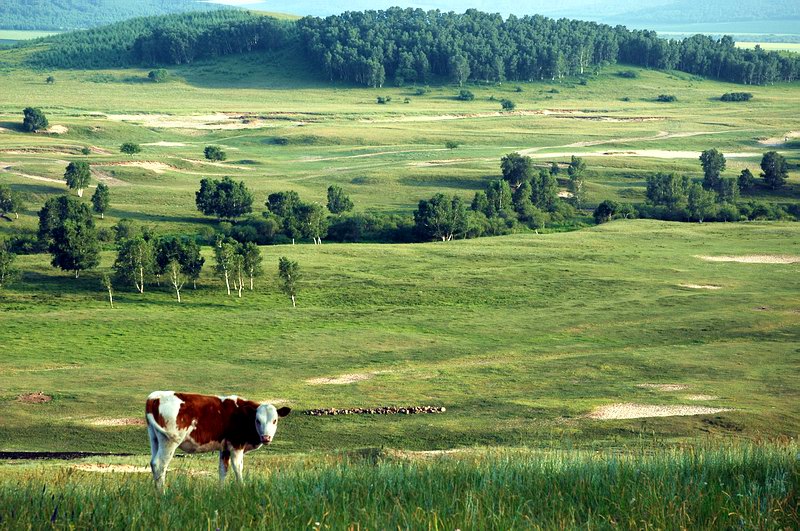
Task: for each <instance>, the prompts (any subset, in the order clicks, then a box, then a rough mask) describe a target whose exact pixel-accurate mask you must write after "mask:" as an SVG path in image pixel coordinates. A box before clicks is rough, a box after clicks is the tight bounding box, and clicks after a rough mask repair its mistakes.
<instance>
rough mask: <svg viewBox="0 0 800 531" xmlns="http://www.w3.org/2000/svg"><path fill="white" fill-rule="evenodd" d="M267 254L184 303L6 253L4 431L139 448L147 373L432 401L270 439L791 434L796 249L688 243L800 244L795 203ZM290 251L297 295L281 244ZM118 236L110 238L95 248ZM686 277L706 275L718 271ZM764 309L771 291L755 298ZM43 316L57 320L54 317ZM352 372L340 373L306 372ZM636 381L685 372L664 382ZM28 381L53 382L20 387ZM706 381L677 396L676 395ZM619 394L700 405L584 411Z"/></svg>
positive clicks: (85, 446) (249, 392) (364, 441)
mask: <svg viewBox="0 0 800 531" xmlns="http://www.w3.org/2000/svg"><path fill="white" fill-rule="evenodd" d="M264 254H265V255H266V267H267V271H268V272H269V275H268V276H267V277H266V278H264V279H262V280H260V281H258V282H257V290H256V292H254V293H250V292H247V293H246V294H245V297H244V298H243V299H241V300H239V299H238V298H236V297H226V295H225V292H224V287H223V286H222V285H221V284H220V281H219V280H214V279H212V278H210V276H209V275H210V265H211V261H212V259H211V256H210V255H209V253H208V252H207V253H206V257H207V260H208V262H207V264H208V266H209V267H208V268H207V269H206V273H205V275H206V276H205V277H204V278H203V279H202V281H201V285H200V288H199V289H198V290H197V291H196V292H195V291H192V290H191V289H188V290H185V292H184V294H183V298H184V301H185V303H184V304H182V305H178V304H177V303H175V302H174V300H173V295H172V294H170V292H169V291H168V290H167V289H166V288H162V289H158V288H157V287H154V286H149V287H148V288H147V289H146V291H145V294H144V295H138V294H136V293H131V292H130V291H129V290H124V287H123V286H118V289H119V292H118V293H117V296H116V303H117V309H115V310H113V311H112V310H110V309H108V307H107V302H106V301H105V300H104V294H103V291H102V288H101V286H100V282H99V273H97V272H93V273H89V274H86V275H85V276H84V277H82V278H81V279H78V280H75V279H73V278H70V275H68V274H61V273H58V272H56V271H53V270H52V269H51V268H50V266H49V264H48V263H47V259H46V258H45V257H43V256H31V257H20V260H19V266H20V269H22V270H23V271H24V274H23V276H22V278H21V279H20V280H19V281H18V282H17V283H16V284H14V285H12V286H11V287H10V288H9V289H8V290H4V291H3V293H2V296H3V299H4V300H3V306H4V308H5V311H4V312H3V314H2V315H0V324H1V325H2V326H0V340H2V343H3V345H4V349H5V350H4V352H5V353H4V358H3V367H4V371H3V372H2V374H0V389H3V396H2V400H0V415H1V416H2V418H3V419H4V421H3V423H2V425H0V440H2V441H3V443H2V449H18V450H53V451H59V450H96V451H134V452H146V451H147V438H146V436H145V433H144V430H143V429H142V428H141V427H113V428H109V427H102V426H96V425H95V424H94V423H95V422H96V420H97V419H99V418H107V417H111V418H128V417H133V418H140V417H141V415H142V408H143V403H144V398H145V397H146V396H147V394H148V393H149V392H150V391H153V390H156V389H173V388H174V389H182V390H190V391H198V392H208V393H235V394H239V395H242V396H246V397H250V398H253V399H257V400H281V401H284V402H285V403H288V404H290V405H291V406H292V407H294V408H297V409H298V410H302V409H309V408H318V407H351V406H354V407H356V406H362V407H369V406H378V405H388V404H397V405H443V406H446V407H447V413H446V414H444V415H420V416H411V417H406V416H399V417H398V416H375V417H369V416H366V417H365V416H351V417H330V418H315V417H308V416H303V415H297V416H292V417H289V419H287V420H286V421H284V422H283V424H282V427H281V433H280V434H279V437H278V440H277V442H276V444H275V448H276V450H277V451H281V452H296V451H308V450H313V449H317V450H319V449H326V450H335V449H341V448H357V447H362V446H365V445H366V446H381V445H386V446H390V447H399V448H408V449H414V450H426V449H444V448H452V447H459V446H473V445H504V446H517V445H521V444H530V445H535V446H543V447H559V446H561V445H563V444H564V443H565V441H570V444H574V445H577V446H608V445H616V444H620V442H624V441H631V440H635V439H637V438H638V437H640V436H641V435H642V434H651V435H652V434H656V435H657V436H658V437H660V438H663V439H666V440H669V441H673V442H675V441H683V440H691V439H694V438H698V437H705V436H706V435H707V434H708V433H712V434H719V435H723V436H733V437H745V438H758V437H765V436H766V437H774V436H781V435H789V436H794V435H795V434H797V433H798V429H799V428H800V412H798V410H797V408H796V403H797V400H798V398H799V395H800V387H799V384H798V382H799V381H800V380H799V379H798V378H797V367H798V363H800V358H798V356H799V355H800V350H798V346H800V345H799V343H798V337H800V322H798V319H797V311H798V306H797V300H796V293H797V292H798V290H800V281H799V280H798V276H797V275H796V271H797V266H796V265H780V264H739V263H710V262H705V261H703V260H700V259H699V258H697V257H696V255H706V254H709V255H719V254H726V255H727V254H734V255H736V254H789V255H795V256H797V255H800V226H798V225H797V224H793V223H789V224H778V223H763V224H759V223H751V224H703V225H699V224H666V223H659V222H652V221H628V222H615V223H611V224H607V225H602V226H600V227H597V228H595V229H592V230H584V231H580V232H573V233H566V234H548V235H539V236H536V235H532V234H531V235H515V236H509V237H500V238H485V239H478V240H468V241H456V242H450V243H448V244H419V245H334V244H326V245H322V246H312V245H295V246H291V245H288V246H274V247H267V248H264ZM279 256H288V257H289V258H291V259H293V260H297V261H298V262H299V263H300V265H301V267H302V269H303V272H304V280H303V282H302V284H301V287H300V292H299V298H298V301H299V302H298V308H297V309H292V307H291V304H290V303H289V301H288V299H287V298H286V297H285V296H284V295H282V294H280V293H279V292H278V290H277V279H276V278H275V275H276V270H277V259H278V257H279ZM112 260H113V256H112V254H111V253H106V254H104V259H103V264H102V268H107V267H108V266H109V265H110V263H111V261H112ZM680 284H701V285H703V284H715V285H719V286H721V287H722V289H720V290H718V291H705V290H694V289H687V288H683V287H680ZM761 308H766V310H761ZM54 337H58V341H54V340H53V338H54ZM350 373H358V374H362V373H368V375H369V376H372V378H370V379H367V380H362V381H360V382H357V383H353V384H348V385H323V386H319V385H311V384H309V383H308V382H307V380H308V379H311V378H318V377H329V376H338V375H341V374H350ZM642 383H677V384H684V385H687V386H688V388H687V390H686V391H684V392H678V393H668V392H658V391H654V390H652V389H650V390H648V389H641V388H639V387H637V385H638V384H642ZM33 391H43V392H45V393H46V394H49V395H52V396H53V397H54V400H53V401H52V402H49V403H46V404H19V403H17V402H15V397H16V396H18V395H21V394H24V393H28V392H33ZM692 394H705V395H711V396H714V397H717V398H713V399H710V400H707V401H705V402H699V403H698V402H691V401H688V400H687V398H686V395H692ZM618 402H631V403H643V404H653V405H662V404H663V405H679V404H689V405H690V404H694V405H698V404H701V405H711V406H716V407H724V408H732V409H733V411H729V412H725V413H720V414H717V415H712V416H694V417H666V418H654V419H634V420H617V421H598V420H591V419H587V418H584V415H586V414H587V413H589V412H591V411H592V410H593V409H594V408H595V407H597V406H601V405H608V404H612V403H618Z"/></svg>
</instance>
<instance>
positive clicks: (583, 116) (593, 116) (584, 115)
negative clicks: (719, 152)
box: [359, 109, 666, 124]
mask: <svg viewBox="0 0 800 531" xmlns="http://www.w3.org/2000/svg"><path fill="white" fill-rule="evenodd" d="M521 116H547V117H550V118H568V119H573V120H592V121H598V122H651V121H657V120H665V119H666V118H664V117H661V116H631V117H628V116H613V115H607V114H601V113H600V112H599V111H598V112H592V111H588V112H587V111H577V110H572V109H543V110H534V111H512V112H501V111H494V112H478V113H464V114H461V113H453V114H439V115H419V116H413V115H411V116H397V117H392V118H364V119H361V120H359V122H361V123H367V124H386V123H408V122H444V121H449V120H469V119H472V118H515V117H521Z"/></svg>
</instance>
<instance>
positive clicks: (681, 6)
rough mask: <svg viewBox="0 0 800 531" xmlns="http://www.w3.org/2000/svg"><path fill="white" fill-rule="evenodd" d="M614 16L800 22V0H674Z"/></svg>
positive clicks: (649, 20) (638, 21)
mask: <svg viewBox="0 0 800 531" xmlns="http://www.w3.org/2000/svg"><path fill="white" fill-rule="evenodd" d="M609 18H613V19H616V20H619V21H620V22H622V23H625V24H635V25H637V26H642V25H647V24H660V25H661V24H670V25H676V24H682V23H692V24H694V23H698V22H706V23H718V22H747V21H757V20H787V19H796V20H798V21H799V22H800V1H798V0H703V1H702V2H698V1H697V0H674V1H672V2H670V3H668V4H666V5H662V6H660V7H658V8H656V9H653V8H644V9H643V8H637V9H636V10H632V11H629V12H626V13H621V14H618V15H615V16H613V17H609Z"/></svg>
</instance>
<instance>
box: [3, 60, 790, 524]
mask: <svg viewBox="0 0 800 531" xmlns="http://www.w3.org/2000/svg"><path fill="white" fill-rule="evenodd" d="M22 53H25V52H23V51H21V50H19V49H11V50H5V51H2V52H0V95H2V96H1V97H0V183H4V184H10V186H11V187H12V188H13V189H14V190H16V191H19V192H21V193H22V194H23V196H24V197H25V199H26V202H27V207H26V208H25V209H24V210H23V211H22V212H20V219H18V220H13V221H11V220H2V219H0V238H3V237H10V236H13V235H15V234H19V233H24V232H26V231H34V230H35V229H36V226H37V221H38V218H37V212H38V210H39V209H40V208H41V206H42V205H43V203H44V201H45V200H47V199H48V198H50V197H53V196H55V195H58V194H62V193H65V192H67V188H66V186H65V185H64V184H63V174H64V169H65V167H66V165H67V163H68V162H69V161H73V160H88V162H89V163H90V164H91V166H92V171H93V177H94V180H93V182H94V183H96V182H99V181H103V182H105V183H107V184H108V185H109V187H110V188H111V207H110V209H109V210H108V212H107V214H106V216H105V219H102V220H101V219H97V220H96V223H97V226H98V227H99V228H101V229H108V230H110V229H111V228H112V227H113V226H114V225H115V224H116V223H117V222H118V221H119V220H120V219H123V218H128V219H133V220H136V221H138V222H140V223H141V224H143V225H146V226H149V227H152V228H153V229H154V230H155V232H157V233H160V234H176V233H186V234H196V233H198V232H200V231H209V230H216V228H217V227H218V224H217V222H216V220H214V219H211V218H205V217H203V216H202V215H201V214H200V213H199V212H197V210H196V208H195V204H194V192H195V191H196V190H197V189H198V187H199V181H200V179H202V178H204V177H216V178H221V177H223V176H231V177H233V178H234V179H236V180H242V181H244V182H245V183H246V185H247V187H248V188H249V189H250V190H252V191H253V193H254V195H255V198H256V200H255V203H254V210H255V212H256V213H257V212H259V211H260V210H261V209H262V208H263V206H262V205H263V203H264V200H265V199H266V196H267V195H268V194H269V193H272V192H277V191H283V190H295V191H297V192H299V194H300V196H301V197H302V198H303V200H306V201H318V202H320V203H323V204H324V202H325V193H326V189H327V187H328V186H329V185H331V184H337V185H340V186H342V187H343V188H344V190H345V191H346V192H347V193H348V194H349V195H350V197H351V198H352V199H353V201H354V203H355V205H356V211H360V212H369V211H376V212H382V213H396V214H404V215H410V213H411V212H412V211H413V210H414V209H415V208H416V205H417V203H418V202H419V200H420V199H427V198H430V197H431V196H432V195H434V194H436V193H438V192H444V193H447V194H451V195H452V194H458V195H461V196H462V197H464V198H465V199H467V200H471V198H472V196H473V195H474V193H475V192H476V191H478V190H482V189H483V188H484V187H485V186H486V184H487V183H488V182H489V181H490V180H492V179H497V178H499V177H500V169H499V160H500V158H501V157H502V156H503V155H505V154H507V153H510V152H514V151H520V152H522V153H524V154H528V155H530V156H532V157H533V158H534V159H535V161H536V163H537V164H540V165H541V166H542V167H549V166H550V165H551V163H553V162H555V163H558V164H561V165H564V164H565V163H566V162H568V161H569V159H570V156H571V155H578V156H582V157H584V159H585V160H586V162H587V164H588V169H587V176H588V179H587V180H588V182H587V187H588V205H587V207H586V208H587V212H586V215H587V219H588V216H589V214H590V213H591V210H592V209H593V208H594V207H595V206H596V205H597V204H598V203H600V202H601V201H603V200H605V199H616V200H619V201H624V202H632V203H634V204H635V203H641V202H643V201H644V199H645V178H646V176H647V175H650V174H652V173H655V172H660V171H661V172H676V173H680V174H685V175H689V176H691V177H693V178H697V179H699V178H700V177H701V175H702V173H701V168H700V165H699V162H698V160H697V156H698V155H699V153H700V152H701V151H702V150H705V149H708V148H712V147H715V148H717V149H719V150H720V151H722V152H723V153H724V154H726V156H728V164H727V169H726V171H725V172H724V175H725V176H729V177H733V176H735V175H738V174H739V172H740V171H741V170H742V169H744V168H750V169H751V170H752V171H753V173H754V174H758V172H759V170H760V168H759V163H760V160H761V156H762V154H763V153H764V152H766V151H770V150H777V151H779V152H780V153H782V154H783V155H784V156H786V157H787V160H788V161H789V165H790V174H789V180H788V183H787V185H786V186H785V187H784V188H783V189H781V190H779V191H777V192H776V191H771V190H768V189H766V188H763V187H759V188H757V189H756V190H755V191H754V192H753V194H752V195H751V196H746V197H745V199H756V200H765V201H770V202H776V203H780V204H782V205H784V206H787V207H789V208H796V206H797V204H798V203H800V172H799V171H798V153H800V140H799V139H798V137H797V133H796V132H797V131H800V117H798V115H797V112H796V109H797V108H800V90H798V85H797V84H796V83H795V84H783V85H775V86H766V87H756V86H747V87H743V86H741V85H733V84H728V83H720V82H715V81H709V80H703V79H700V78H696V77H694V76H689V75H686V74H682V73H678V72H656V71H650V70H644V69H633V70H635V71H636V72H637V73H638V77H636V78H635V79H626V78H623V77H620V76H619V75H617V74H618V72H620V71H622V70H631V68H629V67H627V66H625V65H617V66H612V67H607V68H605V69H603V70H601V71H600V72H598V73H597V75H593V76H590V77H589V78H588V81H587V82H586V84H581V83H580V82H579V81H578V80H566V81H563V82H560V83H559V82H540V83H522V84H516V83H503V84H489V85H485V84H472V85H469V86H466V87H465V88H467V89H469V90H471V91H472V92H474V94H475V100H474V101H471V102H462V101H458V100H456V99H455V95H456V94H457V93H458V91H459V87H457V86H452V85H440V84H432V85H431V86H430V87H427V88H426V89H425V90H418V89H422V88H423V87H394V86H387V87H383V88H380V89H362V88H352V87H349V86H346V85H338V84H330V83H327V82H326V81H325V80H324V79H321V78H320V77H319V75H318V73H316V72H313V71H310V70H309V69H307V68H306V67H304V66H301V65H300V64H298V63H297V62H296V61H295V60H294V58H293V57H292V56H291V54H289V53H285V52H284V53H278V54H250V55H245V56H239V57H229V58H224V59H219V60H217V61H214V62H203V63H197V64H193V65H190V66H183V67H176V68H171V69H170V78H169V80H168V81H167V82H165V83H152V82H149V81H147V73H148V71H147V70H138V69H130V70H102V71H96V70H92V71H85V70H65V71H32V70H27V69H24V68H22V67H20V66H19V64H20V54H22ZM48 76H53V77H54V78H55V82H54V83H52V84H48V83H46V82H45V79H46V78H47V77H48ZM736 91H748V92H752V93H753V95H754V98H753V100H752V101H750V102H747V103H724V102H721V101H719V97H720V96H721V95H722V94H724V93H726V92H736ZM659 94H672V95H675V96H677V98H678V99H677V102H675V103H659V102H657V101H656V97H657V96H658V95H659ZM378 96H383V97H386V96H390V97H391V102H389V103H388V104H385V105H380V104H378V103H376V100H377V97H378ZM503 98H508V99H511V100H513V101H514V102H515V103H516V104H517V108H516V111H515V112H511V113H501V112H500V104H499V100H501V99H503ZM27 106H33V107H41V108H42V110H43V111H44V112H45V114H46V115H47V117H48V119H49V121H50V125H51V126H52V127H53V128H54V131H57V132H53V133H48V134H29V133H24V132H22V131H21V127H20V124H21V122H22V109H23V108H24V107H27ZM447 141H455V142H456V143H458V144H459V146H458V147H457V148H455V149H447V148H446V147H445V143H446V142H447ZM123 142H136V143H139V144H140V145H141V146H142V152H141V153H139V154H136V155H133V156H129V155H123V154H121V153H120V152H119V146H120V144H122V143H123ZM207 145H216V146H221V147H222V148H223V149H224V150H225V151H226V153H227V161H225V162H223V163H214V164H212V163H209V162H207V161H205V160H204V159H203V148H204V147H205V146H207ZM84 147H88V148H89V149H90V150H91V153H90V154H89V155H88V156H87V155H83V154H81V149H82V148H84ZM562 177H564V175H563V174H562ZM560 184H561V186H562V188H564V189H565V188H566V180H564V179H561V180H560ZM90 195H91V192H89V193H87V194H86V195H85V196H84V200H85V201H86V200H88V196H90ZM203 253H204V256H205V258H206V267H205V269H204V272H203V276H202V278H201V280H200V282H199V284H198V287H197V289H196V290H194V289H191V287H187V288H186V289H184V291H183V293H182V297H183V299H184V302H183V303H182V304H177V303H176V302H175V300H174V294H173V293H172V292H171V291H170V290H169V289H168V288H167V286H166V285H163V283H162V285H161V286H158V285H155V284H153V285H148V286H147V287H146V289H145V293H144V294H138V293H136V292H135V291H134V290H132V289H131V288H130V287H128V286H124V285H117V286H116V292H115V308H114V309H113V310H112V309H111V308H109V306H108V302H107V298H106V294H105V292H104V290H103V288H102V286H101V283H100V277H101V274H102V273H103V272H107V271H109V270H110V268H111V265H112V263H113V261H114V251H113V244H111V243H107V244H106V247H105V249H104V251H103V253H102V260H101V265H100V267H99V268H98V269H97V270H94V271H89V272H86V273H85V274H82V275H81V278H79V279H74V278H71V276H72V275H70V274H67V273H63V272H61V271H58V270H55V269H53V268H52V267H51V266H50V259H49V256H47V255H26V256H19V257H18V259H17V265H18V267H19V269H20V270H21V275H20V277H19V278H18V279H16V280H15V281H14V282H13V283H12V284H10V285H9V286H8V287H3V288H2V290H0V345H2V346H3V355H2V358H0V418H2V419H3V421H2V422H0V450H5V451H95V452H130V453H133V454H135V456H134V457H129V458H119V459H110V458H107V459H101V460H100V463H101V465H109V464H113V465H120V466H121V465H125V466H135V467H141V466H144V465H145V464H146V463H147V460H148V458H149V449H148V443H147V436H146V433H145V429H144V427H143V426H142V425H138V424H137V423H136V422H135V421H136V420H138V419H141V418H142V416H143V408H144V400H145V397H146V396H147V395H148V394H149V393H150V392H151V391H153V390H157V389H175V390H183V391H194V392H202V393H210V394H238V395H241V396H245V397H248V398H251V399H255V400H264V401H267V400H269V401H272V402H274V403H276V404H282V405H289V406H291V407H292V408H294V409H295V413H294V414H292V415H291V416H289V417H288V418H286V419H284V420H282V421H281V426H280V428H279V430H278V435H277V437H276V440H275V442H274V443H273V445H272V446H271V447H270V449H269V450H268V451H264V450H262V451H260V452H258V453H257V454H253V456H252V457H251V456H248V457H247V458H246V465H245V472H246V474H250V475H249V476H248V478H247V480H246V482H245V485H244V486H242V487H236V486H229V487H226V490H220V489H219V487H218V486H217V485H216V484H215V482H216V479H215V478H213V477H211V478H207V477H204V476H203V475H199V476H195V475H192V474H190V473H189V472H190V471H191V470H194V469H197V470H198V471H209V472H212V473H214V472H215V470H216V462H215V458H214V456H210V457H199V458H195V457H192V458H184V459H176V460H175V461H174V462H173V463H174V464H173V467H175V468H176V469H177V471H176V472H175V473H174V475H173V474H172V473H170V475H168V484H169V485H171V487H170V490H168V494H167V497H166V498H165V499H163V500H160V499H158V498H156V497H154V496H153V494H152V490H151V489H152V486H151V484H150V481H151V480H150V479H149V477H148V476H147V475H146V474H99V473H97V472H93V471H91V470H80V469H77V470H76V469H74V468H73V467H72V466H71V465H65V464H54V463H46V464H32V463H20V464H10V463H2V464H0V470H2V473H0V517H2V520H0V527H9V528H20V527H23V528H25V527H27V526H28V525H30V526H32V527H33V528H42V527H48V526H50V525H52V526H54V527H56V528H68V527H70V526H72V527H75V528H96V527H103V528H123V527H125V528H152V527H178V526H179V525H183V524H185V522H191V524H190V525H189V527H191V528H198V529H199V528H204V529H205V528H241V527H248V528H252V527H265V528H276V529H277V528H301V527H305V528H309V527H310V528H317V529H321V528H328V527H329V528H335V529H341V528H353V529H367V528H389V527H398V528H429V529H455V528H462V529H475V528H494V529H511V528H539V527H541V528H553V527H560V528H573V527H583V526H586V527H590V528H595V527H599V528H611V527H616V526H621V527H625V528H641V527H646V526H647V525H648V522H650V524H649V525H651V526H652V527H658V528H684V527H719V528H729V527H733V526H743V527H758V528H792V527H796V525H797V521H798V516H797V494H796V493H797V477H798V469H797V459H796V454H797V448H796V444H795V443H792V442H788V443H787V442H786V441H787V440H788V439H793V438H796V437H797V435H798V433H800V410H799V409H798V407H797V404H798V403H799V402H800V377H799V376H800V374H798V367H800V303H799V302H798V293H800V276H798V270H799V269H800V266H799V265H798V262H796V261H794V260H795V259H796V258H797V257H799V256H800V226H799V225H798V224H797V223H796V222H789V221H785V222H750V223H703V224H697V223H665V222H658V221H651V220H618V221H614V222H612V223H608V224H604V225H600V226H589V225H588V223H587V226H586V227H584V228H582V229H581V230H576V231H572V232H557V231H552V230H551V231H545V232H544V233H542V234H536V233H534V232H521V233H517V234H512V235H509V236H503V237H495V238H480V239H475V240H459V241H452V242H447V243H425V244H409V245H389V244H332V243H328V242H325V243H323V245H321V246H314V245H310V244H307V243H305V242H299V243H298V245H275V246H267V247H264V248H262V253H263V254H264V256H265V269H266V274H265V276H264V277H262V278H259V279H257V280H256V285H255V290H254V291H253V292H250V291H249V290H245V292H244V294H243V297H242V298H241V299H239V298H238V297H236V296H230V297H229V296H227V295H226V294H225V289H224V284H223V283H222V282H221V281H220V280H219V279H217V278H215V277H214V276H213V274H212V266H213V262H214V259H213V253H212V251H211V249H210V248H205V249H204V251H203ZM281 256H287V257H289V258H291V259H293V260H297V261H298V263H299V264H300V267H301V271H302V275H303V276H302V279H301V282H300V286H299V293H298V306H297V308H292V306H291V302H290V301H289V300H288V298H287V297H286V296H285V295H283V294H281V293H280V291H279V290H278V280H277V262H278V258H279V257H281ZM721 256H727V257H733V258H736V259H738V258H739V257H742V256H751V257H752V256H754V257H756V258H755V259H754V260H752V262H754V263H742V262H738V261H722V262H718V261H708V260H707V259H706V257H721ZM776 257H777V258H776ZM40 391H41V392H42V393H44V394H45V395H48V396H49V397H52V400H51V401H49V402H45V403H28V402H26V401H24V400H23V401H21V400H20V399H19V397H21V396H24V395H28V394H30V393H35V392H40ZM381 405H400V406H403V405H436V406H445V407H446V408H447V411H446V413H443V414H436V415H394V416H361V415H348V416H335V417H311V416H307V415H303V414H302V411H303V410H306V409H311V408H326V407H337V408H347V407H375V406H381ZM612 405H618V406H619V407H618V409H619V410H620V411H627V412H628V413H630V414H632V415H633V416H634V417H635V418H611V417H614V415H610V416H604V415H603V414H602V412H603V411H606V410H604V409H602V408H604V407H608V406H612ZM642 408H644V410H646V411H651V412H652V411H653V409H652V408H660V410H659V411H661V412H662V413H663V412H666V415H667V416H645V417H642V416H641V415H637V414H636V412H637V411H641V410H642ZM648 408H650V409H648ZM695 408H701V409H695ZM703 408H705V409H703ZM698 412H699V413H698ZM690 413H697V414H690ZM622 416H623V417H624V416H625V415H622ZM476 448H477V450H476ZM453 449H456V450H460V451H459V452H456V453H454V454H453V455H449V454H448V455H446V456H444V457H435V458H433V459H430V457H431V456H430V454H424V453H420V452H430V451H446V450H453ZM461 450H463V452H461ZM95 461H97V460H96V459H95V460H93V461H91V463H94V462H95ZM91 463H89V464H91ZM251 463H252V468H249V467H250V466H251ZM84 464H86V462H84ZM101 468H102V467H101ZM124 470H127V469H124V468H123V471H124ZM45 484H47V487H46V488H45V490H43V486H44V485H45ZM367 485H369V487H367ZM373 485H375V486H377V487H376V488H373ZM228 489H229V490H228ZM453 492H455V493H456V495H452V493H453ZM193 496H196V498H192V497H193ZM189 499H196V500H198V501H196V502H191V503H189V502H188V501H187V500H189ZM23 500H33V501H32V502H31V503H23ZM112 500H114V502H116V501H117V500H122V501H124V503H112ZM354 511H357V512H354ZM358 511H360V512H358ZM212 526H213V527H212Z"/></svg>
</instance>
